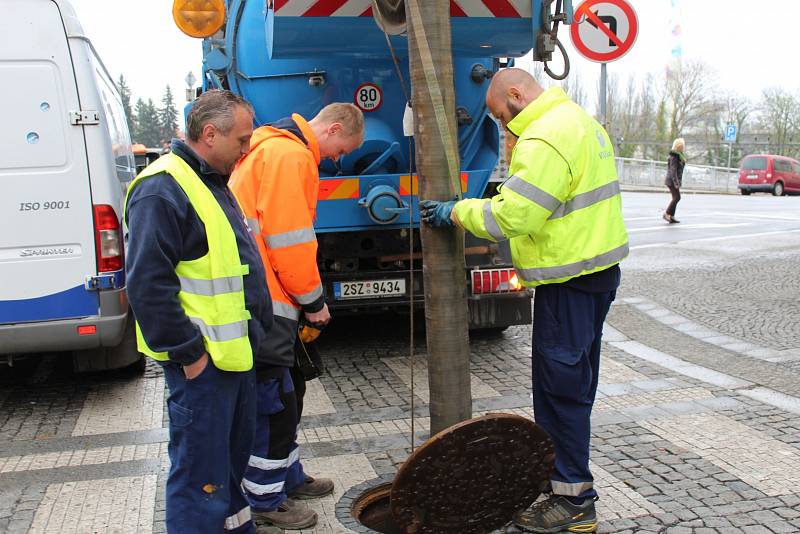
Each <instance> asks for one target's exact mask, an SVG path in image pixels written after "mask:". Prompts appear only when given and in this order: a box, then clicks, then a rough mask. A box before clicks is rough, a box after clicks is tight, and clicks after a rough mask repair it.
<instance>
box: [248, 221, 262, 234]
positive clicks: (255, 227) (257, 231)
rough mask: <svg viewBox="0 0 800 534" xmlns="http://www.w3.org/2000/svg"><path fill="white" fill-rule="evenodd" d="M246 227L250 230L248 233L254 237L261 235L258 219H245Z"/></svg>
mask: <svg viewBox="0 0 800 534" xmlns="http://www.w3.org/2000/svg"><path fill="white" fill-rule="evenodd" d="M247 226H248V227H249V228H250V231H251V232H253V233H254V234H256V235H261V225H260V224H258V219H251V218H250V217H248V218H247Z"/></svg>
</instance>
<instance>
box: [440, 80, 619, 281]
mask: <svg viewBox="0 0 800 534" xmlns="http://www.w3.org/2000/svg"><path fill="white" fill-rule="evenodd" d="M507 127H508V129H509V130H510V131H511V132H512V133H514V134H515V135H517V136H518V137H519V141H518V142H517V144H516V146H515V147H514V151H513V154H512V157H511V164H510V167H509V174H510V175H511V177H510V178H509V179H508V180H506V182H505V183H504V184H502V185H501V186H500V188H499V189H498V191H499V194H497V195H495V196H494V197H492V198H491V199H467V200H462V201H460V202H458V203H456V205H455V208H454V213H455V217H456V218H457V219H458V221H459V223H460V224H461V225H462V226H463V227H464V228H465V229H467V230H469V231H470V232H472V233H473V234H475V235H476V236H478V237H482V238H486V239H491V240H493V241H502V240H505V239H508V240H509V242H510V245H511V255H512V259H513V262H514V267H515V268H516V270H517V275H518V276H519V278H520V281H521V282H522V283H523V284H524V285H526V286H530V287H534V286H538V285H542V284H555V283H561V282H566V281H567V280H570V279H571V278H575V277H578V276H582V275H585V274H590V273H593V272H597V271H601V270H603V269H607V268H608V267H611V266H613V265H615V264H617V263H619V262H620V261H622V260H623V259H624V258H625V257H626V256H627V255H628V233H627V231H626V230H625V223H624V221H623V218H622V201H621V197H620V189H619V181H618V180H617V171H616V165H615V163H614V149H613V147H612V145H611V140H610V139H609V137H608V134H607V133H606V131H605V130H604V129H603V127H602V126H600V124H599V123H598V122H597V121H595V120H594V119H593V118H592V117H590V116H589V115H588V114H587V113H586V112H585V111H584V110H583V109H582V108H581V107H580V106H578V105H577V104H575V103H574V102H572V101H571V100H570V99H569V97H568V96H567V95H566V93H564V91H563V90H562V89H561V88H559V87H551V88H550V89H548V90H546V91H545V92H544V93H543V94H541V95H540V96H539V97H538V98H537V99H536V100H534V101H533V102H531V103H530V104H529V105H528V106H527V107H526V108H525V109H524V110H522V112H520V113H519V114H518V115H517V116H516V117H515V118H514V119H513V120H511V121H510V122H509V123H508V125H507Z"/></svg>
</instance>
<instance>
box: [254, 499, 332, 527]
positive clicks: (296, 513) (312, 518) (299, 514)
mask: <svg viewBox="0 0 800 534" xmlns="http://www.w3.org/2000/svg"><path fill="white" fill-rule="evenodd" d="M253 520H255V522H256V524H258V525H263V524H266V525H272V526H273V527H278V528H283V529H286V530H301V529H304V528H311V527H313V526H314V525H316V524H317V512H315V511H314V510H311V509H310V508H309V507H308V506H306V505H305V504H302V503H299V502H297V501H295V500H293V499H286V500H285V501H283V502H282V503H281V504H280V506H278V508H277V509H276V510H273V511H271V512H256V511H255V510H254V511H253Z"/></svg>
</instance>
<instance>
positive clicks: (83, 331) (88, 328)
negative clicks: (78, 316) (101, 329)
mask: <svg viewBox="0 0 800 534" xmlns="http://www.w3.org/2000/svg"><path fill="white" fill-rule="evenodd" d="M96 333H97V327H96V326H95V325H93V324H87V325H83V326H79V327H78V335H79V336H88V335H92V334H96Z"/></svg>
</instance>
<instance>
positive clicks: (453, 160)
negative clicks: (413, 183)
mask: <svg viewBox="0 0 800 534" xmlns="http://www.w3.org/2000/svg"><path fill="white" fill-rule="evenodd" d="M405 8H406V13H407V19H408V20H409V22H410V23H409V25H408V55H409V57H408V61H409V72H410V74H411V88H412V93H413V100H414V130H415V131H414V139H415V141H416V143H415V144H416V162H417V173H418V174H419V182H420V183H419V198H420V200H423V199H424V200H428V199H430V200H448V199H451V198H453V197H454V196H455V195H459V196H460V193H461V185H460V182H459V179H458V176H459V172H460V171H459V168H460V163H459V158H458V141H457V137H458V136H457V133H456V132H457V126H456V122H455V117H456V114H455V107H456V106H455V89H454V86H453V61H452V59H453V52H452V49H451V41H450V5H449V3H448V2H424V1H422V0H408V1H407V2H406V3H405ZM424 58H432V65H430V66H431V67H432V66H433V65H436V71H437V73H436V75H435V76H431V75H430V71H429V70H428V68H427V67H428V66H427V65H426V64H425V63H424V61H425V59H424ZM429 61H430V60H429ZM420 235H421V237H422V257H423V265H422V274H423V278H424V283H423V285H424V287H425V319H426V324H427V331H428V339H427V341H428V383H429V388H430V403H429V405H428V410H429V412H430V415H431V424H430V429H431V434H434V433H436V432H439V431H441V430H444V429H445V428H447V427H449V426H451V425H454V424H456V423H458V422H460V421H464V420H466V419H469V418H470V417H472V396H471V392H470V374H469V337H468V335H467V324H468V318H467V300H466V294H467V289H466V275H465V267H464V230H462V229H461V228H458V227H455V228H433V227H431V226H429V225H427V224H423V225H421V227H420ZM412 372H413V370H412Z"/></svg>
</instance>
